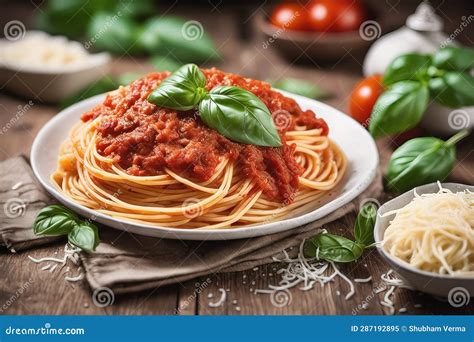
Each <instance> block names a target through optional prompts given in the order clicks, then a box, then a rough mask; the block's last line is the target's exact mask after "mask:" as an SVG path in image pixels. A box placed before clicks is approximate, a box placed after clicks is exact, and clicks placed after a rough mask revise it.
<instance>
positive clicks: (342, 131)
mask: <svg viewBox="0 0 474 342" xmlns="http://www.w3.org/2000/svg"><path fill="white" fill-rule="evenodd" d="M282 93H283V94H285V95H286V96H289V97H292V98H293V99H295V100H296V101H297V102H298V104H299V105H300V106H301V107H302V109H312V110H313V111H314V112H315V113H316V114H317V115H318V116H319V117H322V118H323V119H324V120H326V122H327V123H328V125H329V131H330V133H329V136H330V137H331V138H332V139H333V140H334V141H335V142H336V143H337V144H338V145H339V147H340V148H341V149H342V150H343V151H344V153H345V154H346V156H347V159H348V169H347V171H346V175H345V177H344V178H343V180H342V181H341V183H340V184H339V185H338V186H337V187H336V188H335V189H334V190H333V191H331V192H329V193H328V194H327V195H326V196H324V197H323V198H321V199H320V200H318V201H315V203H314V208H312V210H311V211H309V212H307V213H304V214H301V215H299V216H295V217H291V216H290V217H288V218H285V219H283V220H281V221H278V222H270V223H265V224H259V225H255V226H249V227H243V228H231V229H184V228H169V227H153V226H149V225H146V224H139V223H132V222H128V221H124V220H122V219H119V218H113V217H110V216H108V215H104V214H101V213H97V212H95V211H93V210H91V209H88V208H86V207H83V206H81V205H79V204H77V203H75V202H73V201H71V200H70V199H69V198H67V197H65V196H64V195H63V194H62V193H61V192H59V191H58V190H57V188H56V187H55V186H54V184H53V183H52V182H51V180H50V175H51V173H52V172H53V171H54V170H55V169H56V165H57V160H58V152H59V145H60V144H61V143H62V142H63V141H64V139H66V138H67V137H68V133H69V130H70V129H71V127H72V126H73V125H74V124H75V123H76V122H77V121H78V120H79V119H80V116H81V114H82V113H84V112H85V111H87V110H89V109H91V108H92V107H94V106H95V105H97V104H99V103H101V102H102V101H103V100H104V95H98V96H95V97H92V98H89V99H86V100H84V101H81V102H79V103H77V104H75V105H73V106H71V107H69V108H66V109H65V110H63V111H62V112H60V113H59V114H57V115H56V116H54V117H53V118H52V119H51V120H50V121H49V122H48V123H47V124H46V125H45V126H44V127H43V128H42V129H41V131H40V132H39V133H38V135H37V136H36V138H35V141H34V142H33V146H32V148H31V156H30V160H31V166H32V168H33V172H34V173H35V176H36V177H37V178H38V180H39V181H40V183H41V184H42V185H43V186H44V187H45V188H46V190H47V191H48V192H49V193H50V194H51V195H53V196H54V197H55V198H56V199H57V200H58V201H60V202H61V203H63V204H64V205H65V206H67V207H69V208H71V209H72V210H74V211H76V212H77V213H79V214H81V215H83V216H86V217H94V219H96V220H97V221H98V222H101V223H104V224H106V225H108V226H111V227H114V228H117V229H121V230H126V231H128V232H131V233H136V234H141V235H147V236H154V237H162V238H169V239H182V240H230V239H241V238H248V237H254V236H261V235H267V234H272V233H277V232H282V231H285V230H289V229H292V228H296V227H299V226H301V225H303V224H306V223H309V222H312V221H315V220H318V219H321V218H323V217H324V216H326V215H328V214H330V213H331V212H333V211H335V210H337V209H338V208H340V207H342V206H343V205H345V204H347V203H349V202H350V201H352V200H353V199H354V198H356V197H357V196H358V195H360V194H361V193H362V192H363V191H364V190H365V189H366V188H367V187H368V186H369V185H370V183H371V182H372V180H373V179H374V176H375V173H376V170H377V167H378V163H379V158H378V153H377V147H376V146H375V142H374V140H373V139H372V137H371V136H370V134H369V133H368V132H367V130H366V129H364V128H363V127H362V126H361V125H360V124H359V123H357V122H356V121H354V120H353V119H352V118H351V117H349V116H348V115H346V114H343V113H341V112H339V111H338V110H336V109H334V108H332V107H330V106H328V105H326V104H323V103H321V102H318V101H315V100H311V99H308V98H305V97H302V96H298V95H294V94H290V93H287V92H282ZM355 142H356V143H355Z"/></svg>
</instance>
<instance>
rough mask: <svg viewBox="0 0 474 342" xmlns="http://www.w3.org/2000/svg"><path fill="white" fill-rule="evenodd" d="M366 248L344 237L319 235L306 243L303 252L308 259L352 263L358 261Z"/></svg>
mask: <svg viewBox="0 0 474 342" xmlns="http://www.w3.org/2000/svg"><path fill="white" fill-rule="evenodd" d="M363 251H364V247H363V246H360V245H359V244H358V243H356V242H354V241H351V240H349V239H347V238H345V237H343V236H339V235H333V234H324V233H321V234H318V235H316V236H315V237H313V238H312V239H310V240H308V241H306V242H305V245H304V246H303V252H304V255H305V256H306V257H309V258H314V257H316V258H318V259H322V260H328V261H334V262H351V261H354V260H357V259H358V258H359V257H360V256H361V255H362V253H363Z"/></svg>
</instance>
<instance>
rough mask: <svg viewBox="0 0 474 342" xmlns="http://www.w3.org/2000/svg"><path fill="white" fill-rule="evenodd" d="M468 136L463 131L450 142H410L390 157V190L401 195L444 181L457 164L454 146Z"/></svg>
mask: <svg viewBox="0 0 474 342" xmlns="http://www.w3.org/2000/svg"><path fill="white" fill-rule="evenodd" d="M468 134H469V132H468V131H467V130H463V131H461V132H458V133H457V134H456V135H454V136H453V137H452V138H450V139H449V140H448V141H443V140H441V139H438V138H434V137H422V138H415V139H411V140H408V141H407V142H406V143H404V144H403V145H402V146H400V147H399V148H397V149H396V150H395V152H394V153H393V154H392V156H391V157H390V161H389V163H388V168H387V173H386V175H385V180H386V187H387V189H388V190H390V191H392V192H397V193H399V192H405V191H408V190H411V189H413V188H414V187H416V186H420V185H423V184H428V183H432V182H436V181H443V180H444V179H445V178H446V177H447V176H448V175H449V173H450V172H451V170H452V168H453V167H454V164H455V162H456V150H455V144H456V143H457V142H458V141H460V140H461V139H463V138H464V137H466V136H467V135H468Z"/></svg>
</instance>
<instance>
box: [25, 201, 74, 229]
mask: <svg viewBox="0 0 474 342" xmlns="http://www.w3.org/2000/svg"><path fill="white" fill-rule="evenodd" d="M78 221H79V218H78V217H77V215H76V214H74V213H73V212H72V211H70V210H69V209H67V208H66V207H63V206H62V205H50V206H48V207H45V208H43V209H41V210H40V211H39V213H38V215H37V216H36V219H35V222H34V223H33V232H34V233H35V235H51V236H54V235H65V234H68V233H69V232H70V231H72V230H73V229H74V227H75V226H76V225H77V222H78Z"/></svg>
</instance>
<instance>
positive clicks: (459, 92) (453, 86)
mask: <svg viewBox="0 0 474 342" xmlns="http://www.w3.org/2000/svg"><path fill="white" fill-rule="evenodd" d="M428 86H429V89H430V92H431V95H432V96H433V98H434V99H435V100H436V101H437V102H438V103H440V104H442V105H443V106H447V107H451V108H459V107H468V106H474V77H472V76H471V75H469V74H467V73H462V72H457V71H447V72H445V73H444V75H443V76H441V77H435V78H432V79H430V80H429V82H428Z"/></svg>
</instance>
